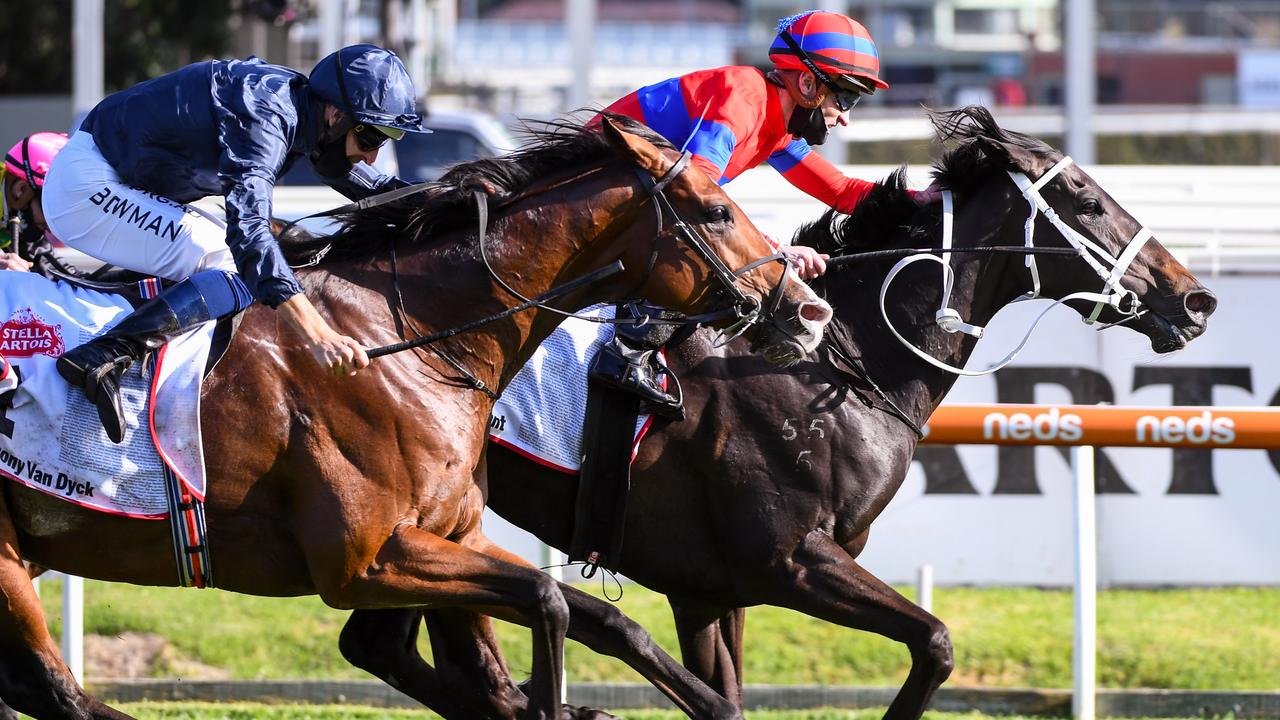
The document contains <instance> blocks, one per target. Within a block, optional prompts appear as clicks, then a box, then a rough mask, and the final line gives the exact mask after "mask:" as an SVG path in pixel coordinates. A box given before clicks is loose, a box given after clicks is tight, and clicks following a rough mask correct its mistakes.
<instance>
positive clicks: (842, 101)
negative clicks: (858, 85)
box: [826, 81, 862, 112]
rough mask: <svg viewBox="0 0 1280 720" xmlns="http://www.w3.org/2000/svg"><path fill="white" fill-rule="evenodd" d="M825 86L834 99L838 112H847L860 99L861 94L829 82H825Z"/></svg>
mask: <svg viewBox="0 0 1280 720" xmlns="http://www.w3.org/2000/svg"><path fill="white" fill-rule="evenodd" d="M826 86H827V89H828V90H830V91H831V93H832V95H833V96H834V97H835V100H836V107H838V108H840V112H849V111H850V110H852V109H853V106H854V105H857V104H858V101H859V100H861V99H862V93H860V92H858V91H857V90H853V89H851V88H844V87H840V86H839V85H836V84H835V83H834V82H831V81H826Z"/></svg>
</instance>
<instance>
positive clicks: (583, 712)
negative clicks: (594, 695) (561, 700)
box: [560, 705, 618, 720]
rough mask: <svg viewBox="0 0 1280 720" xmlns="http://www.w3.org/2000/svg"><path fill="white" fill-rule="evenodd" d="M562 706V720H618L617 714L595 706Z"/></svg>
mask: <svg viewBox="0 0 1280 720" xmlns="http://www.w3.org/2000/svg"><path fill="white" fill-rule="evenodd" d="M560 708H561V710H560V719H561V720H618V718H617V717H616V716H614V715H610V714H609V713H607V712H605V711H603V710H596V709H595V708H589V707H580V706H577V705H561V706H560Z"/></svg>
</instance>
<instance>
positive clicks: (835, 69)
mask: <svg viewBox="0 0 1280 720" xmlns="http://www.w3.org/2000/svg"><path fill="white" fill-rule="evenodd" d="M788 37H789V39H790V40H791V41H792V42H787V40H788ZM769 59H770V60H772V61H773V65H774V67H776V68H778V69H779V70H812V68H810V67H809V66H808V65H807V64H806V63H805V60H806V59H807V60H808V61H809V62H811V63H813V65H814V66H816V67H817V68H818V70H819V71H821V72H823V73H826V74H827V75H829V76H831V77H832V78H837V79H838V78H841V77H852V78H857V79H859V80H861V81H862V82H860V83H856V84H858V85H864V86H866V87H868V88H870V89H871V90H872V91H874V90H875V89H877V88H878V89H885V88H888V87H889V83H887V82H885V81H883V80H881V79H880V52H879V51H878V50H877V49H876V42H875V40H872V39H871V33H869V32H867V29H866V28H865V27H863V26H862V24H861V23H859V22H858V21H856V20H854V19H853V18H850V17H846V16H844V15H841V14H839V13H832V12H824V11H821V10H813V11H809V12H804V13H800V14H799V15H792V16H790V17H786V18H783V19H782V20H780V21H778V35H777V37H775V38H774V39H773V45H771V46H769Z"/></svg>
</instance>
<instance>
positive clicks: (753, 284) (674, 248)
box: [603, 117, 831, 363]
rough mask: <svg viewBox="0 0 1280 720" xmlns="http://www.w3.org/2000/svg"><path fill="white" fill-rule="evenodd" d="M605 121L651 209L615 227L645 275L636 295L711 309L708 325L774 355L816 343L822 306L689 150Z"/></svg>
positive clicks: (825, 314) (787, 358)
mask: <svg viewBox="0 0 1280 720" xmlns="http://www.w3.org/2000/svg"><path fill="white" fill-rule="evenodd" d="M603 126H604V127H603V133H604V135H605V138H606V139H607V140H608V142H609V144H610V145H611V146H612V147H613V148H614V150H616V151H617V152H618V153H619V154H620V155H622V156H623V157H624V158H626V159H628V160H629V161H630V162H631V163H632V164H633V165H634V166H635V168H636V169H637V170H638V172H637V173H636V178H637V182H635V183H631V184H630V187H631V189H632V190H633V191H634V192H635V193H636V199H637V200H638V201H639V202H640V203H641V204H642V205H644V206H650V207H652V208H653V211H652V213H650V212H648V211H647V210H642V212H643V213H644V214H641V215H637V216H636V218H637V219H636V220H635V221H634V222H632V223H631V226H630V227H629V228H627V230H626V231H625V232H624V233H623V238H622V240H623V243H624V245H623V248H624V249H623V253H624V258H625V259H626V264H627V266H628V267H629V268H635V269H638V270H639V272H641V273H644V274H643V275H642V276H641V279H640V280H639V282H640V286H639V287H638V288H637V290H636V291H635V293H634V294H636V295H639V296H643V297H644V298H645V299H647V300H649V301H650V302H653V303H656V304H659V305H663V306H667V307H672V308H682V309H685V310H686V311H692V312H707V311H709V312H710V313H711V315H712V316H714V319H712V320H711V324H712V325H714V326H716V327H719V328H722V329H726V331H727V332H730V333H732V334H736V333H739V332H745V333H746V334H748V335H749V336H750V337H751V339H752V340H753V341H754V343H755V346H756V347H757V348H758V349H763V350H764V352H765V356H766V357H768V358H769V359H770V360H772V361H774V362H778V363H788V362H794V361H796V360H799V359H800V358H801V357H803V356H804V355H805V354H806V353H808V352H809V351H811V350H813V349H814V348H815V347H817V345H818V343H819V342H820V341H821V340H822V330H823V327H824V326H825V325H826V324H827V322H828V321H829V320H830V319H831V308H830V306H829V305H827V303H826V302H825V301H824V300H822V299H821V298H819V297H818V296H817V295H816V294H814V292H813V291H812V290H811V289H810V288H809V286H807V285H805V284H804V283H802V282H800V281H799V280H798V279H797V277H796V276H795V274H794V273H793V272H791V271H790V270H789V269H788V267H787V264H786V263H785V262H784V261H782V259H781V256H780V255H778V254H777V253H776V252H775V250H774V249H773V247H772V246H771V245H770V244H769V242H768V241H767V240H766V239H765V237H764V235H762V234H761V233H760V231H759V230H758V229H757V228H756V226H755V225H754V224H752V222H751V220H750V219H749V218H748V217H747V215H746V213H744V212H743V211H742V210H741V209H740V208H739V207H738V206H737V205H736V204H735V203H734V202H733V200H731V199H729V197H728V196H727V195H725V193H724V192H723V191H722V190H721V189H720V187H719V185H717V184H716V182H715V181H714V180H713V179H712V178H710V177H708V176H707V175H706V173H704V172H702V171H700V170H698V169H697V168H691V167H690V166H689V162H688V158H689V156H688V154H687V153H685V154H682V153H680V152H679V151H677V150H675V149H672V148H670V147H669V146H668V147H663V146H660V145H659V144H658V143H656V142H651V141H650V140H649V139H647V138H646V137H645V133H644V132H642V131H641V129H640V128H639V127H636V126H631V127H627V126H626V124H625V123H624V122H620V121H617V119H616V118H613V117H606V118H605V119H604V121H603ZM655 139H656V138H655ZM644 217H648V218H650V219H649V220H648V221H647V222H643V221H640V220H639V218H644Z"/></svg>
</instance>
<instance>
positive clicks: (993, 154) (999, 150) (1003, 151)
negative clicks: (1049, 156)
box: [973, 135, 1036, 173]
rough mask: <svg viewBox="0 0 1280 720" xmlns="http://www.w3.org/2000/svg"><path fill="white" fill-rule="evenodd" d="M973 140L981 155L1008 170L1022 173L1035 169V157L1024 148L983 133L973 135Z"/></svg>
mask: <svg viewBox="0 0 1280 720" xmlns="http://www.w3.org/2000/svg"><path fill="white" fill-rule="evenodd" d="M973 141H974V142H975V143H977V145H978V147H979V148H980V149H981V150H982V154H983V155H986V156H987V157H989V158H991V160H992V161H993V162H995V163H998V164H1000V165H1002V166H1003V167H1005V168H1007V169H1009V170H1016V171H1018V172H1023V173H1030V172H1033V171H1034V170H1035V164H1036V162H1035V157H1034V156H1033V155H1032V154H1031V153H1030V152H1029V151H1028V150H1027V149H1026V148H1023V147H1020V146H1018V145H1012V144H1009V143H1002V142H1000V141H999V140H993V139H992V138H989V137H986V136H983V135H979V136H977V137H975V138H974V139H973Z"/></svg>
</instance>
